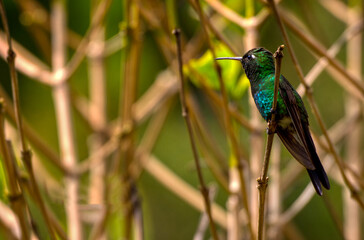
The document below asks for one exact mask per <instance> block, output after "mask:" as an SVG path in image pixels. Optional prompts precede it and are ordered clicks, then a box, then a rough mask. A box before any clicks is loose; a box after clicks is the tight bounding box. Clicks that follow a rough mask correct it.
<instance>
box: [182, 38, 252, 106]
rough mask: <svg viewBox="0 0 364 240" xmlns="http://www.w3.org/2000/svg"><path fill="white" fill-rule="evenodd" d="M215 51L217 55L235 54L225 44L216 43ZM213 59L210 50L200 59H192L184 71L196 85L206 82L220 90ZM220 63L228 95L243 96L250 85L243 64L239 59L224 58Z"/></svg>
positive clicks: (232, 96) (233, 96) (199, 85)
mask: <svg viewBox="0 0 364 240" xmlns="http://www.w3.org/2000/svg"><path fill="white" fill-rule="evenodd" d="M215 51H216V56H217V57H230V56H234V55H233V53H232V52H231V51H230V50H229V49H228V48H227V47H225V45H223V44H216V45H215ZM213 61H214V59H213V58H212V54H211V51H210V50H208V51H206V53H205V54H204V55H202V56H201V57H200V58H199V59H192V60H190V62H189V67H185V68H184V72H185V74H186V75H188V76H189V77H190V79H191V82H192V83H193V84H194V85H195V86H197V87H201V85H202V84H205V85H206V86H207V87H209V88H211V89H214V90H220V84H219V79H218V76H217V73H216V70H215V69H214V66H213V64H214V62H213ZM219 65H220V66H221V69H222V78H223V82H224V84H225V88H226V91H227V93H228V95H229V96H230V97H231V98H234V99H239V98H241V97H242V96H243V95H244V93H245V91H246V89H247V87H248V86H249V81H248V80H247V79H246V77H245V74H244V71H243V70H242V68H241V64H240V63H239V62H238V61H229V60H222V61H219Z"/></svg>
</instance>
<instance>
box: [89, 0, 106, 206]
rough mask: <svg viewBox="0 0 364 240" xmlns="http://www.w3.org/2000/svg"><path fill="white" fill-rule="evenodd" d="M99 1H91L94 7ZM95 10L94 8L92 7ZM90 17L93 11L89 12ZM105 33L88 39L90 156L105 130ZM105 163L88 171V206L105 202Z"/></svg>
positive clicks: (100, 144)
mask: <svg viewBox="0 0 364 240" xmlns="http://www.w3.org/2000/svg"><path fill="white" fill-rule="evenodd" d="M99 2H100V1H99V0H98V1H93V4H94V5H95V6H97V5H98V3H99ZM93 8H95V7H93ZM91 12H92V13H91V15H92V14H93V12H94V9H93V10H92V11H91ZM104 35H105V31H104V27H103V26H100V27H98V28H97V29H96V30H95V31H94V33H93V35H92V36H91V37H90V39H91V42H90V43H89V46H90V47H89V54H88V55H89V62H88V63H89V78H90V84H89V93H90V106H89V115H90V119H91V121H92V122H93V126H94V127H96V131H97V132H96V133H95V134H94V136H93V137H92V139H91V143H90V151H91V152H90V155H92V154H93V152H94V151H96V150H98V149H99V148H100V147H101V146H102V145H103V143H104V142H105V139H104V137H103V131H104V129H105V128H106V122H107V120H106V95H105V94H106V92H105V91H106V89H105V88H106V86H105V68H104V57H103V55H104V51H105V42H104V40H105V36H104ZM104 189H105V161H104V160H100V164H98V165H97V166H95V167H94V168H91V169H90V189H89V203H90V204H103V203H104V200H105V194H104V193H105V190H104Z"/></svg>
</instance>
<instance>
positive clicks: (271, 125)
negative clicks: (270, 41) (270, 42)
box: [257, 45, 284, 240]
mask: <svg viewBox="0 0 364 240" xmlns="http://www.w3.org/2000/svg"><path fill="white" fill-rule="evenodd" d="M283 48H284V45H281V46H279V47H278V49H277V51H276V52H275V53H274V58H275V75H274V95H273V103H272V111H271V112H272V116H271V119H270V121H268V130H267V131H268V139H267V145H266V148H265V155H264V162H263V168H262V172H261V174H260V177H259V178H258V179H257V181H258V189H259V218H258V240H261V239H263V230H264V214H265V211H264V209H265V193H266V189H267V185H268V177H267V174H268V166H269V158H270V152H271V150H272V144H273V138H274V133H275V129H276V124H277V123H276V113H275V112H276V109H277V99H278V86H279V79H280V76H281V62H282V58H283V53H282V51H283Z"/></svg>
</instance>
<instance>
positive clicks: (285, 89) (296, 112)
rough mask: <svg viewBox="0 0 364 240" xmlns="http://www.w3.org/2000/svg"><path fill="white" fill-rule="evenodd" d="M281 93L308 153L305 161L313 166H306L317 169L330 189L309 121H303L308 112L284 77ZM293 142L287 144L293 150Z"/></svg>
mask: <svg viewBox="0 0 364 240" xmlns="http://www.w3.org/2000/svg"><path fill="white" fill-rule="evenodd" d="M279 93H280V95H281V97H282V98H283V101H284V103H285V105H286V107H287V110H288V113H289V115H290V117H291V119H292V123H293V126H294V128H295V130H296V132H297V135H298V138H299V141H300V142H301V145H302V148H303V149H304V150H305V152H306V158H305V159H306V161H307V160H308V161H310V163H311V164H307V162H306V165H305V164H304V166H305V167H306V168H307V169H309V170H314V169H315V174H317V177H318V178H319V179H320V181H321V183H322V185H323V186H324V187H325V188H327V189H329V188H330V183H329V180H328V178H327V175H326V173H325V170H324V168H323V167H322V165H321V162H320V159H319V157H318V155H317V153H316V148H315V145H314V143H313V140H312V138H311V134H310V130H309V128H308V122H307V119H305V122H303V121H302V116H303V115H304V117H307V113H306V110H305V109H304V107H303V103H302V104H301V105H302V106H301V109H300V108H299V106H298V104H297V98H296V95H295V93H294V90H293V87H292V86H291V85H290V84H289V82H288V81H287V80H286V79H285V78H284V77H282V81H280V83H279ZM302 111H304V112H302ZM302 114H303V115H302ZM283 142H284V140H283ZM293 142H294V141H291V143H287V144H289V145H290V147H291V148H293V146H292V145H293ZM295 148H298V147H295ZM287 149H289V148H287ZM290 152H291V151H290ZM291 153H292V152H291ZM292 155H293V156H295V155H294V154H292ZM296 155H297V154H296ZM300 155H303V154H302V151H301V154H300ZM297 160H299V161H300V162H301V163H302V160H300V159H297ZM312 164H313V166H314V169H312V167H311V165H312Z"/></svg>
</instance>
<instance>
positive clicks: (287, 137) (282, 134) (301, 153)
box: [277, 126, 315, 170]
mask: <svg viewBox="0 0 364 240" xmlns="http://www.w3.org/2000/svg"><path fill="white" fill-rule="evenodd" d="M277 134H278V136H279V138H280V139H281V141H282V143H283V144H284V146H285V147H286V148H287V150H288V151H289V152H290V153H291V154H292V156H293V157H294V158H295V159H297V161H299V162H300V163H301V164H302V165H303V166H304V167H305V168H307V169H310V170H315V166H314V165H313V163H312V161H311V159H310V158H309V157H308V156H307V153H306V150H305V149H304V148H303V147H302V145H301V143H300V142H299V140H297V139H296V136H295V135H294V133H293V132H292V131H291V129H289V128H286V129H283V128H280V127H279V126H278V127H277Z"/></svg>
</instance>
